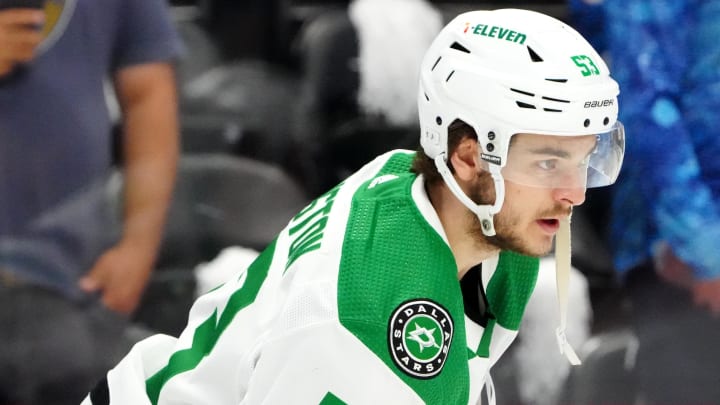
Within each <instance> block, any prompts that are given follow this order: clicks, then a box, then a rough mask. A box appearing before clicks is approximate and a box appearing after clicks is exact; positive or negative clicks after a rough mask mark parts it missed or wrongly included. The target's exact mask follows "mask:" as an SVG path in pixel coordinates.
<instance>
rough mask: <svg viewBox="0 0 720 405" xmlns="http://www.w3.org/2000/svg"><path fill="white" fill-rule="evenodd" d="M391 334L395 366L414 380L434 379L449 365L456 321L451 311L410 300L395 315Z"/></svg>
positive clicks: (417, 300)
mask: <svg viewBox="0 0 720 405" xmlns="http://www.w3.org/2000/svg"><path fill="white" fill-rule="evenodd" d="M388 335H389V336H388V337H389V338H388V345H389V349H390V354H391V357H392V359H393V361H394V362H395V365H397V366H398V367H399V368H400V369H401V370H402V371H403V372H405V373H406V374H408V375H410V376H412V377H415V378H422V379H427V378H432V377H435V376H436V375H438V374H439V373H440V371H441V370H442V368H443V366H444V365H445V359H447V355H448V353H449V351H450V343H451V342H452V337H453V321H452V318H451V317H450V314H449V313H448V312H447V310H445V308H443V307H442V306H441V305H440V304H438V303H436V302H434V301H431V300H428V299H414V300H409V301H405V302H404V303H402V304H400V305H399V306H398V307H397V308H395V310H394V311H393V312H392V315H391V316H390V323H389V326H388Z"/></svg>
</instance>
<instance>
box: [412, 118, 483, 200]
mask: <svg viewBox="0 0 720 405" xmlns="http://www.w3.org/2000/svg"><path fill="white" fill-rule="evenodd" d="M470 137H472V138H473V139H477V134H476V133H475V130H474V129H473V127H471V126H470V125H468V124H466V123H465V122H464V121H462V120H459V119H456V120H455V121H453V122H452V124H450V126H449V127H448V156H447V157H448V160H449V159H450V156H451V155H452V154H453V152H455V149H456V148H457V146H458V145H459V144H460V141H462V140H463V139H465V138H470ZM448 167H449V168H450V172H451V173H455V169H453V167H452V164H450V162H449V161H448ZM410 170H411V171H412V172H413V173H417V174H422V175H423V176H424V177H425V182H426V184H427V185H429V186H430V185H434V184H436V183H438V182H440V181H442V177H441V176H440V173H438V171H437V168H436V167H435V162H433V160H432V159H430V158H429V157H428V155H426V154H425V151H423V149H422V147H420V148H418V151H417V153H416V154H415V158H414V159H413V162H412V167H411V168H410Z"/></svg>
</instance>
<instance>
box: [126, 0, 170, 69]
mask: <svg viewBox="0 0 720 405" xmlns="http://www.w3.org/2000/svg"><path fill="white" fill-rule="evenodd" d="M121 3H122V4H121V6H120V12H121V15H120V17H118V18H119V19H120V22H119V25H118V33H117V36H116V40H115V44H114V50H113V67H114V68H115V69H119V68H123V67H127V66H131V65H136V64H142V63H150V62H165V61H173V60H176V59H177V58H179V57H180V56H182V54H183V52H184V48H183V45H182V41H181V39H180V36H179V34H178V32H177V31H176V29H175V26H174V23H173V21H172V19H171V16H170V13H169V8H168V5H167V3H166V2H165V1H163V0H125V1H122V2H121Z"/></svg>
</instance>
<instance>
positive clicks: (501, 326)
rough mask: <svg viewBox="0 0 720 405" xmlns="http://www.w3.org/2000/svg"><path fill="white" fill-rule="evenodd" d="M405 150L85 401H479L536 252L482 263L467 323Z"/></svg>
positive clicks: (306, 215)
mask: <svg viewBox="0 0 720 405" xmlns="http://www.w3.org/2000/svg"><path fill="white" fill-rule="evenodd" d="M412 158H413V154H412V153H411V152H408V151H393V152H389V153H387V154H384V155H382V156H380V157H378V158H377V159H375V160H374V161H372V162H371V163H369V164H368V165H366V166H365V167H364V168H362V169H361V170H360V171H358V172H357V173H355V174H354V175H353V176H351V177H349V178H348V179H347V180H346V181H344V182H343V183H342V184H340V185H339V186H337V187H335V188H334V189H332V190H330V191H329V192H327V193H326V194H325V195H323V196H321V197H320V198H318V199H317V200H315V201H314V202H312V203H311V204H310V205H308V206H307V207H306V208H305V209H303V211H302V212H300V213H299V214H297V215H296V216H295V217H294V218H293V219H292V220H291V221H290V223H289V224H288V226H287V227H286V228H285V229H284V230H283V231H282V232H281V233H280V234H279V235H278V237H277V239H276V240H275V241H274V242H273V243H272V244H271V245H270V246H269V247H268V248H267V249H266V250H265V251H264V252H262V253H261V254H260V256H259V257H258V258H257V260H255V262H254V263H253V264H252V265H251V266H250V267H249V268H248V269H247V270H244V271H243V272H242V273H241V274H238V276H237V277H235V278H234V279H232V280H229V281H228V282H226V283H225V284H224V285H222V286H221V287H219V288H217V289H215V290H213V291H211V292H209V293H207V294H205V295H203V296H202V297H200V298H199V299H198V300H197V301H196V302H195V304H194V305H193V307H192V309H191V311H190V314H189V321H188V325H187V328H186V329H185V331H184V332H183V333H182V334H181V335H180V337H179V338H177V339H176V338H173V337H169V336H165V335H156V336H153V337H150V338H148V339H146V340H144V341H142V342H140V343H138V344H137V345H136V346H135V347H134V348H133V349H132V350H131V351H130V353H129V354H128V355H127V356H126V357H125V359H123V360H122V361H121V362H120V363H119V364H118V365H117V366H116V368H114V369H113V370H111V371H110V372H109V373H108V375H107V386H106V387H104V388H105V389H107V390H109V391H106V392H103V389H97V390H95V391H93V392H92V393H91V394H90V395H89V396H88V398H87V399H86V401H85V404H91V403H92V404H94V405H100V404H104V403H108V402H109V403H110V404H118V405H119V404H123V405H126V404H134V405H149V404H152V405H156V404H213V405H231V404H232V405H237V404H312V405H317V404H323V405H326V404H475V403H479V402H480V394H481V389H482V386H483V384H484V382H485V377H486V375H487V374H488V371H489V368H490V366H491V365H492V364H494V363H495V361H496V360H497V359H498V357H499V356H500V355H501V354H502V353H503V352H504V351H505V350H506V349H507V347H508V345H509V344H510V343H511V341H512V340H513V339H514V338H515V336H516V334H517V329H518V326H519V323H520V319H521V317H522V313H523V311H524V309H525V305H526V304H527V301H528V299H529V296H530V294H531V292H532V289H533V288H534V285H535V281H536V278H537V271H538V260H537V259H535V258H528V257H525V256H520V255H517V254H514V253H511V252H503V253H501V254H500V255H499V256H498V257H495V258H493V259H491V260H488V261H486V262H483V263H482V273H481V280H482V287H483V288H482V289H483V292H484V295H485V297H486V299H487V306H488V312H489V313H490V314H491V315H490V316H489V317H488V322H487V324H486V326H485V327H482V326H480V325H479V324H477V323H475V322H473V321H471V320H470V319H469V318H468V317H467V316H466V315H465V311H464V304H463V296H462V293H461V287H460V283H459V281H458V270H457V266H456V263H455V260H454V258H453V255H452V252H451V251H450V248H449V246H448V242H447V239H446V236H445V233H444V231H443V229H442V226H441V224H440V220H439V219H438V217H437V214H436V213H435V210H434V209H433V207H432V206H431V204H430V201H429V199H428V197H427V194H426V193H425V190H424V184H423V179H422V177H418V176H416V175H415V174H413V173H411V172H409V167H410V164H411V161H412ZM108 392H109V395H108ZM108 398H109V400H108Z"/></svg>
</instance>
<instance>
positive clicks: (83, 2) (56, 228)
mask: <svg viewBox="0 0 720 405" xmlns="http://www.w3.org/2000/svg"><path fill="white" fill-rule="evenodd" d="M31 3H32V2H28V3H27V4H28V5H30V4H31ZM0 4H2V3H0ZM20 4H23V3H20ZM42 7H43V8H42V9H39V10H38V9H27V8H22V7H19V8H6V9H2V10H0V195H1V196H2V197H0V402H3V401H5V402H11V403H17V402H20V403H23V404H45V405H46V404H70V403H75V404H76V403H78V402H79V401H80V400H81V399H82V396H83V393H85V392H87V390H88V389H89V388H90V387H91V386H92V383H94V382H95V381H97V378H98V376H99V375H102V373H103V372H104V371H105V370H107V369H108V368H109V367H110V366H111V365H112V364H114V363H115V362H116V361H117V360H118V358H119V355H120V354H121V353H123V352H125V351H127V350H128V348H129V347H130V344H131V339H130V338H129V337H128V335H127V333H126V328H127V326H128V324H127V317H128V315H130V314H131V313H132V312H133V310H134V309H135V308H136V306H137V305H138V302H139V300H140V297H141V295H142V292H143V289H144V287H145V284H146V282H147V280H148V277H149V275H150V272H151V269H152V267H153V262H154V259H155V256H156V252H157V248H158V245H159V242H160V238H161V234H162V228H163V223H164V217H165V212H166V210H167V206H168V202H169V199H170V194H171V190H172V185H173V182H174V176H175V166H176V160H177V154H178V129H177V116H176V96H175V80H174V74H173V66H172V63H171V62H172V61H173V60H175V59H176V58H177V57H178V55H179V52H180V42H179V38H178V36H177V34H176V33H175V31H174V29H173V26H172V24H171V21H170V19H169V15H168V10H167V5H166V3H165V2H164V1H161V0H111V1H103V2H97V1H92V0H65V1H57V0H50V1H46V2H44V4H43V5H42ZM53 13H54V14H53ZM51 17H52V21H50V20H51ZM47 23H53V28H52V30H48V33H46V34H42V33H41V31H40V27H43V24H47ZM44 41H46V42H44ZM49 42H52V43H49ZM106 79H109V80H110V81H111V82H112V84H113V86H114V90H115V93H116V94H117V99H118V102H119V106H120V108H121V112H122V138H121V144H122V153H121V155H122V160H121V164H122V169H123V179H124V188H123V193H122V194H123V201H122V202H118V203H119V204H117V205H120V206H121V207H122V208H121V209H122V213H121V215H120V217H121V220H120V221H118V218H117V216H116V215H115V214H116V213H115V212H113V210H112V203H111V202H110V201H109V199H108V198H107V194H106V191H107V190H106V185H107V184H108V183H107V180H108V176H109V174H110V172H111V170H112V167H111V166H112V147H111V145H112V136H111V134H112V122H111V117H110V114H109V112H108V108H107V106H106V98H105V91H104V90H105V89H104V83H105V81H106Z"/></svg>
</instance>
